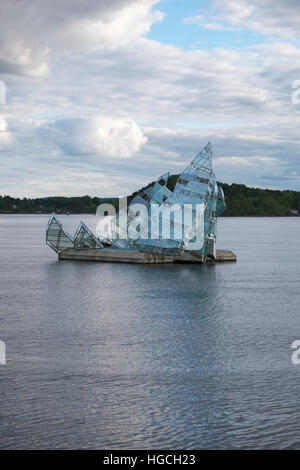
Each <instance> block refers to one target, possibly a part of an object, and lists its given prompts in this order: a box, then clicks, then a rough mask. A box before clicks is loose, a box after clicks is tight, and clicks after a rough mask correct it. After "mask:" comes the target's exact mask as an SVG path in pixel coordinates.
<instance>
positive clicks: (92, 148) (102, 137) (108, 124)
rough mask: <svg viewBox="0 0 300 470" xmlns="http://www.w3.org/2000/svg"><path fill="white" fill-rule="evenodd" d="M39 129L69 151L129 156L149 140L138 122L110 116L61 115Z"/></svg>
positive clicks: (119, 156) (39, 131)
mask: <svg viewBox="0 0 300 470" xmlns="http://www.w3.org/2000/svg"><path fill="white" fill-rule="evenodd" d="M37 130H38V134H39V135H40V136H42V138H43V139H44V140H49V141H52V143H53V144H54V145H56V146H57V147H59V148H60V149H61V150H62V151H63V152H64V153H65V154H66V155H82V156H84V155H95V156H97V155H99V156H100V157H112V158H130V157H133V155H134V154H136V153H137V152H138V151H139V150H140V149H141V147H142V146H143V145H144V144H145V143H146V142H147V138H146V137H145V136H144V134H143V132H142V131H141V129H140V128H139V127H138V125H137V124H136V123H135V122H132V121H122V120H120V119H108V118H107V117H92V118H87V119H84V118H74V119H62V120H57V121H55V122H53V123H50V124H48V125H45V126H43V125H41V126H39V127H38V128H37Z"/></svg>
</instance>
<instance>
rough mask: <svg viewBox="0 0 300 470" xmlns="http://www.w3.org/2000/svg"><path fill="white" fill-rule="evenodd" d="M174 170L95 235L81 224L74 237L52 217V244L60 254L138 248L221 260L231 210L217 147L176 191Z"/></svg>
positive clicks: (48, 235) (183, 177)
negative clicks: (223, 226)
mask: <svg viewBox="0 0 300 470" xmlns="http://www.w3.org/2000/svg"><path fill="white" fill-rule="evenodd" d="M168 177H169V173H166V174H164V175H162V176H160V177H159V178H158V179H157V181H156V182H155V183H154V184H153V185H151V186H150V187H148V188H147V189H145V190H144V191H142V192H141V193H140V194H138V195H137V196H136V197H134V198H133V200H132V201H131V202H130V204H129V206H128V207H125V208H124V207H121V208H120V210H119V212H118V213H117V214H115V215H114V216H113V217H111V218H110V219H109V224H110V229H109V230H107V228H106V229H105V230H103V229H102V230H101V228H100V226H99V230H97V234H96V235H94V234H93V233H92V232H91V231H90V230H89V228H88V227H87V226H86V225H85V224H84V222H81V223H80V225H79V227H78V229H77V231H76V234H75V236H74V237H72V236H71V235H69V234H68V233H67V232H66V231H65V230H64V229H63V228H62V225H61V223H60V222H59V221H58V220H57V218H56V217H55V215H52V216H51V218H50V220H49V222H48V227H47V233H46V241H47V244H48V245H49V246H50V247H51V248H52V249H53V250H54V251H56V252H57V253H58V254H60V253H62V252H64V251H66V250H69V249H70V248H73V249H75V250H83V249H84V250H91V249H92V250H95V249H96V250H132V251H138V252H142V253H149V254H155V255H165V256H180V255H182V254H183V253H186V252H188V253H191V252H192V253H193V254H194V255H195V256H198V257H199V258H201V259H202V260H205V259H206V258H207V257H210V258H216V224H217V216H219V215H220V214H221V213H222V212H223V211H224V210H225V208H226V206H225V200H224V193H223V190H222V188H221V186H219V185H218V184H217V181H216V177H215V174H214V172H213V169H212V147H211V144H210V143H208V144H207V145H206V146H205V147H204V149H203V150H202V151H201V152H200V153H199V154H198V155H197V156H196V157H195V158H194V159H193V160H192V162H191V163H190V164H189V165H188V166H187V167H186V168H185V169H184V170H183V172H182V173H181V174H180V176H179V178H178V180H177V183H176V185H175V188H174V191H173V192H172V191H170V189H168V187H167V183H168Z"/></svg>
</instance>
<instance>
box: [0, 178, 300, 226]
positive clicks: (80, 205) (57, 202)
mask: <svg viewBox="0 0 300 470" xmlns="http://www.w3.org/2000/svg"><path fill="white" fill-rule="evenodd" d="M177 177H178V175H172V176H171V177H170V178H169V182H168V187H169V188H170V189H171V190H172V189H173V188H174V186H175V183H176V180H177ZM150 184H151V183H150ZM220 184H221V185H222V187H223V190H224V194H225V200H226V206H227V209H226V211H225V213H224V214H223V215H224V216H262V217H263V216H282V217H283V216H291V215H294V216H297V215H298V214H300V192H299V191H290V190H285V191H280V190H271V189H259V188H249V187H247V186H245V185H242V184H226V183H220ZM146 187H147V186H146ZM143 189H145V188H142V189H140V190H138V191H136V192H135V193H133V194H131V195H130V196H128V199H129V200H130V199H132V197H133V196H134V195H136V194H138V193H139V192H141V191H142V190H143ZM102 202H106V203H109V202H111V203H112V204H113V205H115V206H117V205H118V200H117V199H116V198H109V197H107V198H100V197H90V196H82V197H63V196H61V197H60V196H55V197H52V196H51V197H46V198H33V199H32V198H23V199H20V198H14V197H10V196H7V195H4V196H0V213H1V214H50V213H52V212H55V213H57V214H66V213H70V214H79V213H90V214H93V213H94V214H95V213H96V210H97V207H98V206H99V204H101V203H102Z"/></svg>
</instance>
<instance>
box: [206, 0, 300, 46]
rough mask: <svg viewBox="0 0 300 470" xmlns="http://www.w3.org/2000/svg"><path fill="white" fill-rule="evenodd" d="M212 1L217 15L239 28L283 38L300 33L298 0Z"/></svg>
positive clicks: (296, 36) (299, 5)
mask: <svg viewBox="0 0 300 470" xmlns="http://www.w3.org/2000/svg"><path fill="white" fill-rule="evenodd" d="M211 3H212V6H213V10H214V13H215V15H218V17H219V18H220V19H221V20H223V21H227V22H228V23H229V24H231V25H232V26H234V27H236V28H247V29H249V30H252V31H256V32H258V33H261V34H264V35H271V36H278V35H279V36H282V37H284V38H298V36H299V29H300V3H299V1H298V0H285V1H284V2H282V0H252V1H251V2H249V1H248V0H226V2H224V0H212V2H211Z"/></svg>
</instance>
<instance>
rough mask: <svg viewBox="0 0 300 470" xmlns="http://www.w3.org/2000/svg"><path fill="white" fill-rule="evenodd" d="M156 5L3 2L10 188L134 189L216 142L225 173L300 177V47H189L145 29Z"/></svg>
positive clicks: (1, 47)
mask: <svg viewBox="0 0 300 470" xmlns="http://www.w3.org/2000/svg"><path fill="white" fill-rule="evenodd" d="M156 3H158V2H156V1H154V0H143V1H137V0H131V1H130V0H118V1H110V2H109V1H104V0H103V1H102V2H99V1H92V0H90V1H87V2H84V3H82V2H81V1H79V0H78V1H74V2H71V3H70V2H69V1H67V0H64V1H60V2H59V3H58V0H55V1H53V2H46V1H39V2H37V1H33V0H31V1H28V0H27V1H26V2H25V1H24V2H23V1H21V0H20V1H19V2H15V1H10V2H7V1H6V0H3V1H2V2H1V5H0V11H1V14H2V17H3V18H5V19H6V22H3V23H1V26H3V28H2V29H0V78H1V79H5V81H6V85H7V105H5V106H0V112H1V116H3V119H4V121H3V120H2V121H0V127H1V126H2V132H0V147H1V150H0V159H1V165H2V168H5V172H2V174H1V175H0V184H1V188H2V189H1V192H2V193H3V192H6V193H10V194H14V195H20V196H22V195H26V196H34V195H35V196H38V195H40V194H41V195H47V194H69V195H71V194H78V195H79V194H83V193H91V194H94V195H97V194H100V193H101V195H105V194H108V195H111V194H113V195H118V194H119V193H120V192H122V193H123V194H126V193H128V192H130V191H133V190H135V189H137V188H138V187H139V186H140V185H143V184H146V183H147V182H148V181H149V180H153V179H155V178H156V177H157V176H158V175H159V174H162V173H164V172H165V171H167V170H171V171H174V172H179V171H180V170H181V168H183V167H184V165H185V164H186V163H187V161H189V160H190V159H191V158H192V157H193V156H194V155H195V154H196V153H197V151H198V150H199V149H200V148H201V147H202V146H203V145H204V144H206V142H207V141H208V140H212V141H213V144H214V147H215V152H216V169H217V177H218V178H219V179H220V180H225V181H228V182H233V181H235V182H241V183H247V184H251V185H261V186H263V185H265V186H266V185H272V186H273V187H274V186H275V185H277V186H278V187H287V185H288V187H291V188H293V187H298V188H299V189H300V176H299V175H300V163H298V160H299V158H298V155H299V143H300V142H299V137H298V135H299V130H298V127H299V126H298V123H299V116H300V106H295V105H292V103H291V94H292V89H291V83H292V81H293V80H295V79H300V50H299V48H298V47H297V46H296V45H295V44H292V43H291V42H289V41H285V42H282V41H281V42H280V41H277V42H275V41H273V42H272V43H271V42H270V43H265V44H261V45H259V46H255V47H252V48H251V49H250V48H245V49H244V50H237V49H235V50H234V49H230V48H227V49H225V48H217V49H215V50H201V49H198V50H188V51H186V50H184V49H182V48H179V47H176V46H172V45H167V44H162V43H160V42H158V41H153V40H149V39H147V37H146V34H147V32H148V31H149V28H150V27H151V24H153V22H154V21H157V20H159V19H161V17H162V15H161V14H160V13H157V12H156V13H155V12H153V11H152V10H151V6H153V5H155V4H156ZM225 3H226V2H224V5H225ZM267 3H268V2H263V3H262V7H264V8H266V7H267ZM215 5H217V2H215ZM224 5H223V6H222V5H221V4H220V5H218V11H219V13H220V14H222V15H225V16H223V17H222V18H223V19H225V20H226V18H227V17H226V15H229V11H230V10H229V9H227V10H226V8H227V7H226V5H227V3H226V5H225V6H224ZM229 5H231V7H232V8H236V10H235V11H236V19H235V20H234V21H232V22H231V23H230V25H229V26H228V27H233V28H235V27H239V26H238V25H239V24H242V22H245V24H246V22H248V21H250V20H249V18H251V15H252V13H251V12H252V10H251V8H247V9H245V10H242V11H240V7H241V5H243V2H242V1H237V2H236V5H237V6H236V7H235V6H234V4H233V3H232V2H229ZM254 6H255V8H258V3H257V2H256V3H255V4H254ZM4 7H5V9H4ZM1 8H2V10H1ZM228 8H229V7H228ZM18 9H19V11H20V14H19V15H15V13H16V11H17V10H18ZM262 11H263V10H262ZM226 12H227V13H226ZM1 14H0V17H1ZM258 17H259V19H260V18H262V16H261V15H258ZM226 21H227V20H226ZM228 21H229V20H228ZM283 21H285V19H283ZM243 24H244V23H243ZM4 74H5V75H4ZM3 75H4V76H3ZM100 190H101V191H100Z"/></svg>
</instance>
